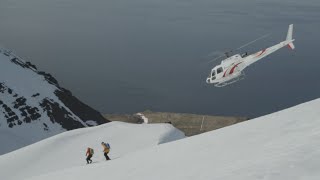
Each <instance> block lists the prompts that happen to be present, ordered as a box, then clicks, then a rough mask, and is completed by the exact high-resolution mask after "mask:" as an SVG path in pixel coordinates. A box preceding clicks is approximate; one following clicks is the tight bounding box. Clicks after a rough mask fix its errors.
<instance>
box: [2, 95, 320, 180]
mask: <svg viewBox="0 0 320 180" xmlns="http://www.w3.org/2000/svg"><path fill="white" fill-rule="evenodd" d="M319 108H320V99H317V100H314V101H311V102H308V103H304V104H301V105H298V106H295V107H292V108H289V109H286V110H283V111H279V112H276V113H273V114H270V115H267V116H263V117H260V118H256V119H253V120H250V121H246V122H243V123H239V124H236V125H233V126H229V127H226V128H222V129H219V130H216V131H212V132H208V133H204V134H201V135H197V136H193V137H190V138H185V139H182V140H179V141H175V142H172V143H167V144H163V145H160V146H155V147H153V148H149V149H143V150H140V151H138V152H136V153H133V154H127V155H126V156H123V157H121V158H118V159H115V160H113V161H110V162H102V163H97V164H93V165H92V166H83V167H74V168H70V169H65V170H62V171H59V172H52V173H48V174H44V175H39V176H34V177H31V178H27V179H29V180H42V179H46V180H54V179H77V180H87V179H104V178H105V177H106V175H107V178H108V179H112V180H124V179H131V180H141V179H153V180H158V179H159V180H162V179H166V180H194V179H198V180H212V179H219V180H257V179H263V180H302V179H303V180H318V179H319V178H320V171H319V170H320V169H319V167H320V160H319V157H320V149H319V146H320V141H319V139H320V111H319ZM150 134H152V133H150ZM124 143H130V141H125V142H124ZM64 157H65V158H67V157H68V155H67V154H66V155H65V156H64ZM0 162H2V160H0ZM9 162H10V161H9ZM21 163H24V162H21ZM4 164H5V163H4ZM44 165H45V164H44ZM0 169H1V168H0ZM8 170H12V169H11V168H8ZM1 173H2V172H1Z"/></svg>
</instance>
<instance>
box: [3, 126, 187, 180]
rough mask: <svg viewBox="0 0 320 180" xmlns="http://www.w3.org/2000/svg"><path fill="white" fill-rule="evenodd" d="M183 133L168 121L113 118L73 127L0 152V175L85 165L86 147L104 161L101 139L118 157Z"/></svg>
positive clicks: (18, 175)
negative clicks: (155, 122) (90, 124)
mask: <svg viewBox="0 0 320 180" xmlns="http://www.w3.org/2000/svg"><path fill="white" fill-rule="evenodd" d="M184 137H185V136H184V134H183V133H182V132H181V131H179V130H177V129H176V128H174V127H173V126H172V125H169V124H153V125H148V124H143V125H137V124H127V123H121V122H111V123H107V124H104V125H100V126H96V127H90V128H82V129H77V130H72V131H68V132H65V133H62V134H59V135H56V136H53V137H51V138H48V139H45V140H42V141H40V142H38V143H35V144H33V145H30V146H26V147H24V148H22V149H19V150H16V151H14V152H11V153H8V154H5V155H2V156H0V179H3V180H10V179H26V178H27V177H32V176H35V175H39V174H44V173H48V172H53V171H59V170H63V169H66V168H71V167H79V166H80V167H82V166H85V164H86V161H85V158H86V157H85V152H86V149H87V147H91V148H93V149H94V150H95V154H94V156H93V158H92V160H93V162H104V161H105V158H104V156H103V153H102V147H101V145H100V143H101V142H102V141H104V142H108V143H110V145H111V152H110V154H109V156H110V158H111V159H114V160H116V159H117V158H120V157H123V156H124V155H125V154H127V153H132V152H136V151H137V150H140V149H143V148H146V147H150V146H155V145H157V144H160V143H163V142H168V141H172V140H177V139H181V138H184Z"/></svg>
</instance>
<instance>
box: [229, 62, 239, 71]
mask: <svg viewBox="0 0 320 180" xmlns="http://www.w3.org/2000/svg"><path fill="white" fill-rule="evenodd" d="M241 63H242V62H239V63H238V64H236V65H234V66H233V67H232V68H231V70H230V73H229V74H232V73H233V72H234V69H236V67H238V65H239V64H241Z"/></svg>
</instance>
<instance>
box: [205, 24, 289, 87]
mask: <svg viewBox="0 0 320 180" xmlns="http://www.w3.org/2000/svg"><path fill="white" fill-rule="evenodd" d="M292 29H293V26H292V25H290V26H289V30H288V34H287V39H286V40H285V41H282V42H280V43H278V44H276V45H274V46H271V47H269V48H266V49H263V50H261V51H258V52H256V53H253V54H251V55H247V53H245V54H242V55H240V54H235V55H233V56H231V57H228V58H227V59H224V60H223V61H221V64H220V65H217V66H215V67H214V68H213V69H212V70H211V73H210V75H209V76H208V77H207V80H206V82H207V83H208V84H215V85H216V86H217V87H222V86H225V85H228V82H231V83H232V82H235V81H237V80H236V79H237V78H239V77H240V76H241V75H243V70H244V69H245V68H246V67H248V66H250V65H251V64H253V63H255V62H257V61H259V60H260V59H262V58H264V57H266V56H268V55H269V54H272V53H274V52H275V51H277V50H279V49H281V48H283V47H285V46H288V47H290V48H291V49H294V45H293V41H294V39H292Z"/></svg>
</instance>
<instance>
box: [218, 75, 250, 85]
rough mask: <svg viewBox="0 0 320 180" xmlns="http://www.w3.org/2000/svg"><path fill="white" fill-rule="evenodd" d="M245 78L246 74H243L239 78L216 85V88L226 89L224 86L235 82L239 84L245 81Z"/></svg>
mask: <svg viewBox="0 0 320 180" xmlns="http://www.w3.org/2000/svg"><path fill="white" fill-rule="evenodd" d="M244 78H245V74H244V72H241V74H240V76H237V77H235V78H233V79H230V80H229V81H225V82H222V83H218V84H215V85H214V86H215V87H224V86H227V85H230V84H233V83H235V82H238V81H240V80H243V79H244Z"/></svg>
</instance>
